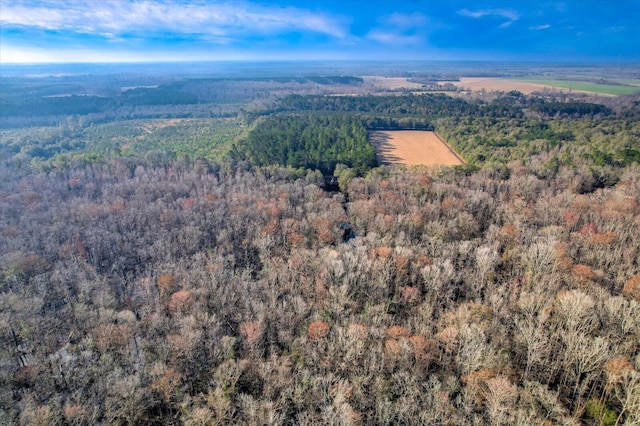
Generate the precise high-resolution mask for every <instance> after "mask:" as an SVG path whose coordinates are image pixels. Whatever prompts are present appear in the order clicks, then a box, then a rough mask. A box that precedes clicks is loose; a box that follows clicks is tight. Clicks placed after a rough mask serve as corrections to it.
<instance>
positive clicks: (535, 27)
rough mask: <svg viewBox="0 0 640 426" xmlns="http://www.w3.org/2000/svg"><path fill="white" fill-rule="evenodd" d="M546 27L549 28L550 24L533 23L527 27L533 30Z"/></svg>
mask: <svg viewBox="0 0 640 426" xmlns="http://www.w3.org/2000/svg"><path fill="white" fill-rule="evenodd" d="M547 28H551V25H549V24H543V25H533V26H531V27H529V29H530V30H534V31H539V30H546V29H547Z"/></svg>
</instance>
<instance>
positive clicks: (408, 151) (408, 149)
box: [369, 130, 464, 166]
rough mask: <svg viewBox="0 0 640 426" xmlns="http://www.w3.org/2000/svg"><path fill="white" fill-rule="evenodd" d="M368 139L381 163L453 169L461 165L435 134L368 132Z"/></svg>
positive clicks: (413, 131) (454, 154) (453, 152)
mask: <svg viewBox="0 0 640 426" xmlns="http://www.w3.org/2000/svg"><path fill="white" fill-rule="evenodd" d="M369 140H370V141H371V143H372V144H373V146H374V147H375V148H376V153H377V154H376V155H377V157H378V161H379V162H380V163H381V164H405V165H408V166H413V165H426V166H437V165H442V166H453V165H456V164H463V162H464V161H463V160H462V158H460V156H458V154H457V153H456V152H455V151H454V150H453V148H450V147H449V145H447V143H446V142H445V141H443V140H442V139H441V138H440V136H438V135H437V134H436V133H435V132H427V131H420V130H392V131H375V132H370V133H369Z"/></svg>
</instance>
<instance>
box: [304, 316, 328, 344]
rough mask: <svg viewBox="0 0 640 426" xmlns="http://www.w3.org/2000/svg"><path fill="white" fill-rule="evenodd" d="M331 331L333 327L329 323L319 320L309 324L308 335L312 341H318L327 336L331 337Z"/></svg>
mask: <svg viewBox="0 0 640 426" xmlns="http://www.w3.org/2000/svg"><path fill="white" fill-rule="evenodd" d="M329 330H331V326H330V325H329V324H328V323H326V322H324V321H321V320H317V321H314V322H312V323H311V324H309V330H308V331H307V334H308V336H309V338H310V339H312V340H318V339H322V338H323V337H327V335H329Z"/></svg>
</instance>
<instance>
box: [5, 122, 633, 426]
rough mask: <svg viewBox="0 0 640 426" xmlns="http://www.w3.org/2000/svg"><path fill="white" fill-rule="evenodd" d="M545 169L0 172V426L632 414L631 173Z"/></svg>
mask: <svg viewBox="0 0 640 426" xmlns="http://www.w3.org/2000/svg"><path fill="white" fill-rule="evenodd" d="M274 119H277V118H274ZM353 125H354V126H355V125H357V122H354V123H353ZM345 131H346V129H345ZM347 133H349V132H347ZM353 133H354V134H355V132H353ZM548 160H549V157H548V156H546V155H544V154H543V155H538V156H534V157H532V158H530V159H529V160H528V161H527V163H526V164H523V163H522V162H516V163H513V164H512V165H511V166H508V167H507V169H506V170H501V169H492V168H486V169H484V170H481V171H478V172H475V173H472V174H470V175H464V174H463V175H460V174H457V173H456V170H455V169H445V170H443V171H442V172H439V173H435V172H433V171H431V172H430V171H423V172H405V171H400V170H395V169H387V168H376V169H373V170H372V171H370V172H369V173H368V174H367V175H366V176H364V177H362V178H353V176H351V177H350V178H349V179H348V180H347V181H344V182H343V183H344V184H345V185H343V187H345V188H348V200H347V199H346V198H345V197H344V195H343V194H341V193H336V194H331V193H327V192H324V191H323V190H321V189H320V188H319V184H320V183H321V182H322V176H321V175H320V174H319V173H318V172H312V171H300V170H292V169H285V168H281V167H265V168H255V169H253V170H251V171H247V170H246V168H245V167H244V166H243V165H240V167H238V168H233V167H230V166H229V165H228V164H215V163H208V162H205V161H193V162H189V161H185V160H178V161H173V160H170V159H166V158H165V159H153V158H146V159H145V158H112V159H108V160H105V163H104V164H96V163H89V164H86V165H84V166H82V167H76V168H71V169H58V168H54V169H52V170H50V171H49V173H48V174H45V173H42V172H37V171H34V170H30V169H29V168H22V169H18V168H16V167H14V166H13V165H11V164H10V163H8V162H7V161H5V160H4V159H3V161H1V162H0V233H1V234H2V238H0V259H1V262H0V367H1V368H0V423H2V424H25V425H27V424H28V425H35V424H47V425H50V424H74V425H95V424H175V425H178V424H187V425H196V424H303V425H311V424H353V425H358V424H381V425H385V424H389V425H390V424H402V423H405V424H455V425H467V424H469V425H471V424H522V425H530V424H545V423H553V424H615V423H618V424H629V425H631V424H637V423H638V422H640V408H639V407H640V400H639V398H640V358H639V356H638V353H639V351H640V346H639V342H640V265H639V264H638V259H640V240H638V238H637V235H638V234H639V233H640V229H639V226H640V223H639V222H638V220H637V219H638V216H639V215H640V169H639V168H638V166H637V165H636V166H630V167H626V168H625V169H624V170H623V171H622V173H621V175H620V183H618V184H617V185H615V186H608V187H606V188H603V189H600V190H595V191H594V190H593V189H592V190H591V191H588V192H585V191H584V188H585V185H586V183H588V182H586V183H585V181H588V180H589V179H590V178H589V176H588V172H587V171H588V167H589V166H588V164H587V163H585V162H584V161H583V160H582V159H581V158H580V157H576V158H575V165H574V166H573V167H569V166H564V165H561V166H560V167H559V170H558V173H557V174H555V176H549V177H546V178H541V177H540V170H542V169H544V167H545V163H546V162H547V161H548ZM345 223H346V224H348V225H349V226H350V227H351V228H352V230H353V231H354V233H355V234H356V235H357V236H356V237H355V238H352V239H351V240H349V241H348V242H346V243H345V242H343V235H344V224H345Z"/></svg>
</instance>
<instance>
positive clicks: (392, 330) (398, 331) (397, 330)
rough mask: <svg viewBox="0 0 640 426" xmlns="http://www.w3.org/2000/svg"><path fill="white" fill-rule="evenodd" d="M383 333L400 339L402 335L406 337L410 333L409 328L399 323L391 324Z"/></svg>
mask: <svg viewBox="0 0 640 426" xmlns="http://www.w3.org/2000/svg"><path fill="white" fill-rule="evenodd" d="M385 334H386V335H387V337H389V338H391V339H400V338H402V337H404V338H407V337H409V336H410V335H411V333H409V330H407V329H406V328H404V327H402V326H400V325H392V326H391V327H389V328H387V329H386V330H385Z"/></svg>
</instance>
